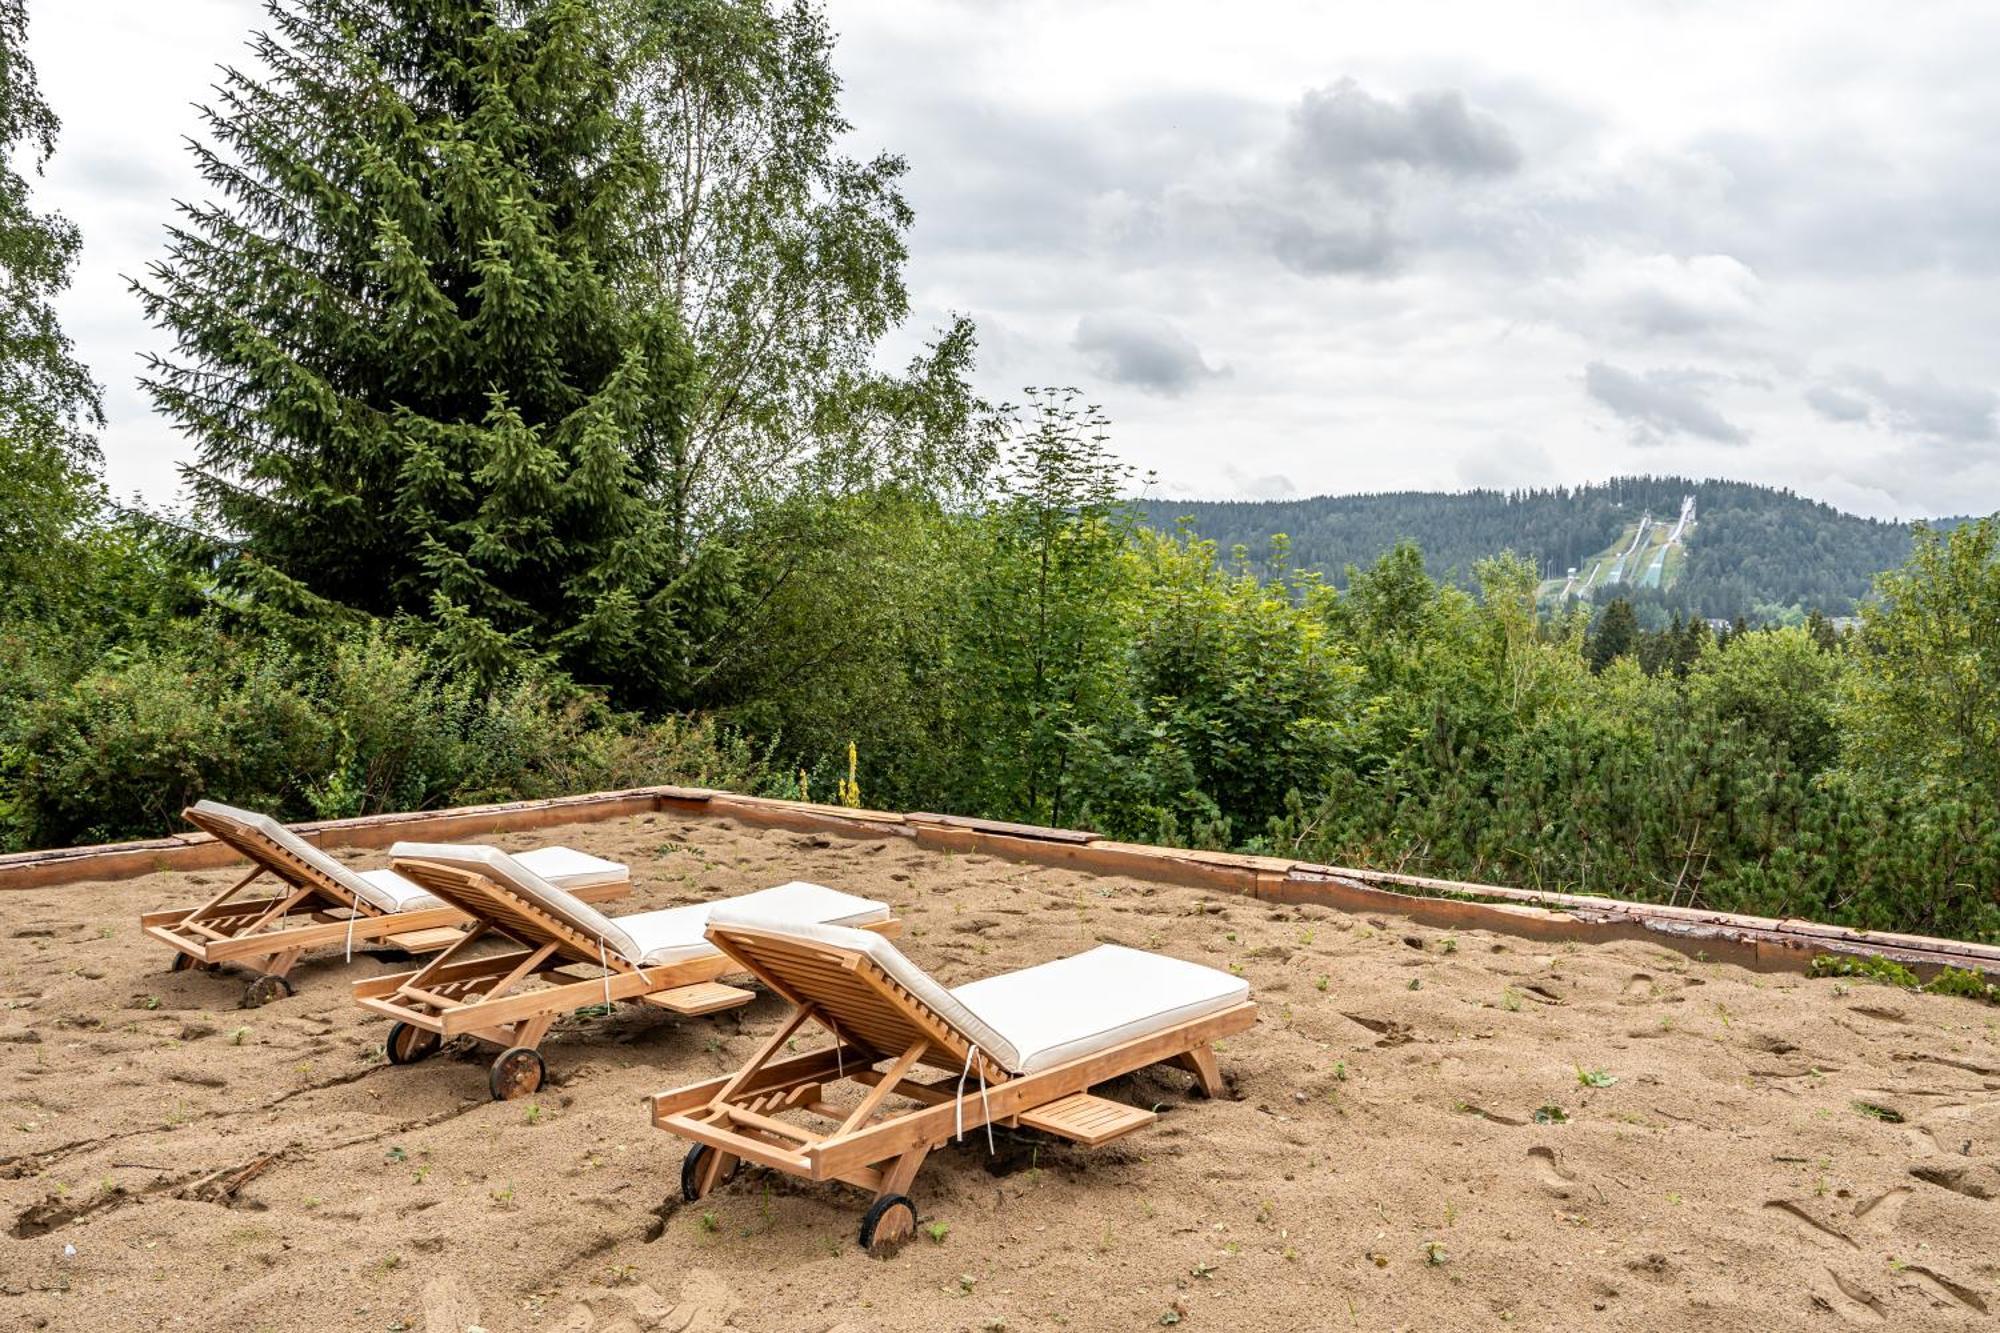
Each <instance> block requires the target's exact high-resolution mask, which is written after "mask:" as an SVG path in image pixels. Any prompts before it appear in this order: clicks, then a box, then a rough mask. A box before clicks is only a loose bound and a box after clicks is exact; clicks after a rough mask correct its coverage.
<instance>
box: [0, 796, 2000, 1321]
mask: <svg viewBox="0 0 2000 1333" xmlns="http://www.w3.org/2000/svg"><path fill="white" fill-rule="evenodd" d="M495 841H497V842H499V843H500V844H501V845H503V846H507V847H512V848H520V847H526V846H532V845H535V844H538V843H542V842H550V841H560V842H565V843H568V844H569V845H571V846H575V847H580V848H583V849H584V850H588V851H592V852H595V853H598V854H600V855H605V856H612V857H616V858H618V859H620V860H624V861H626V862H628V863H629V864H630V865H631V866H632V867H633V872H634V877H635V879H636V881H637V883H638V892H637V894H636V895H635V897H634V899H633V900H631V902H630V903H629V905H628V904H620V905H619V908H618V910H621V911H622V910H635V911H636V910H640V909H642V908H649V907H660V906H668V905H672V904H674V903H677V902H686V901H692V900H695V899H704V898H712V897H719V896H722V895H725V894H729V893H739V892H745V891H748V890H750V889H755V888H761V887H765V886H767V885H769V884H773V883H778V882H781V881H784V880H787V879H794V878H801V879H810V880H815V881H817V882H820V883H824V884H827V885H830V886H832V887H835V888H839V889H843V890H846V891H849V892H854V893H860V894H865V895H868V896H873V897H880V898H884V899H886V900H888V901H890V902H891V903H893V904H894V905H895V906H896V907H897V909H898V911H899V913H900V914H901V915H902V916H903V917H904V918H905V921H906V923H907V927H908V931H907V934H906V936H905V939H904V942H903V943H904V947H905V949H906V950H907V952H909V953H910V955H911V956H912V957H913V958H915V959H916V960H917V961H918V962H920V963H921V964H923V965H924V966H926V967H927V968H929V969H931V970H932V971H933V972H934V973H935V974H936V975H937V976H938V977H939V978H940V979H941V980H942V981H944V982H945V983H946V984H949V985H955V984H959V983H962V982H965V981H968V980H971V979H973V978H975V977H978V976H983V975H986V974H988V973H991V972H994V971H998V970H1002V969H1006V968H1010V967H1019V966H1025V965H1028V964H1030V963H1034V962H1039V961H1043V960H1045V959H1048V958H1052V957H1056V956H1060V955H1063V954H1067V953H1072V952H1076V951H1078V950H1080V949H1083V948H1087V947H1089V946H1091V945H1092V944H1095V943H1099V942H1115V943H1120V944H1127V945H1132V946H1135V947H1140V948H1153V949H1161V950H1164V951H1166V952H1169V953H1173V954H1176V955H1179V956H1181V957H1185V958H1189V959H1192V960H1195V961H1198V962H1204V963H1208V964H1210V965H1212V966H1216V967H1221V968H1227V969H1234V970H1240V971H1241V973H1242V974H1243V975H1244V976H1246V977H1248V978H1249V980H1250V982H1251V985H1252V987H1253V991H1254V993H1255V995H1256V998H1258V1000H1259V1001H1260V1002H1261V1003H1262V1005H1263V1019H1262V1021H1261V1022H1260V1024H1259V1026H1258V1027H1257V1029H1255V1030H1254V1031H1252V1032H1249V1033H1245V1034H1243V1035H1242V1036H1241V1037H1238V1038H1234V1039H1231V1040H1230V1041H1228V1042H1226V1043H1225V1044H1224V1046H1225V1048H1224V1049H1223V1050H1222V1051H1221V1052H1220V1058H1221V1064H1222V1069H1223V1072H1224V1074H1225V1076H1226V1077H1227V1078H1228V1080H1229V1082H1230V1095H1229V1096H1228V1097H1227V1098H1225V1099H1221V1100H1218V1101H1215V1102H1208V1101H1205V1100H1203V1099H1200V1098H1198V1097H1195V1096H1192V1095H1191V1094H1190V1090H1189V1086H1188V1083H1189V1080H1188V1078H1187V1076H1186V1075H1185V1074H1183V1073H1181V1072H1179V1071H1177V1070H1165V1069H1158V1070H1152V1071H1146V1072H1144V1073H1142V1074H1139V1075H1136V1076H1134V1077H1131V1078H1128V1079H1123V1080H1119V1081H1118V1082H1117V1083H1115V1084H1112V1085H1109V1087H1108V1088H1107V1089H1104V1091H1107V1092H1108V1095H1111V1096H1114V1097H1117V1098H1119V1099H1121V1100H1128V1101H1133V1102H1135V1103H1143V1104H1146V1105H1156V1106H1157V1107H1158V1108H1159V1110H1160V1111H1161V1119H1160V1122H1159V1123H1158V1124H1157V1125H1156V1126H1154V1127H1152V1128H1151V1129H1148V1130H1143V1131H1141V1132H1139V1133H1137V1134H1135V1135H1132V1136H1130V1137H1127V1138H1125V1139H1122V1140H1119V1141H1117V1142H1115V1143H1112V1144H1109V1145H1106V1146H1105V1147H1102V1148H1098V1149H1084V1148H1079V1147H1073V1146H1070V1145H1066V1144H1062V1143H1059V1142H1054V1141H1049V1140H1038V1139H1036V1138H1035V1137H1034V1136H1031V1135H1026V1134H1018V1135H1002V1136H1001V1139H1000V1142H999V1151H998V1153H997V1154H995V1155H989V1153H988V1150H987V1145H986V1143H985V1140H984V1136H983V1135H968V1136H967V1139H966V1142H965V1143H964V1144H962V1145H959V1146H956V1147H954V1148H951V1149H948V1150H946V1151H943V1152H940V1153H936V1154H933V1156H932V1158H931V1160H930V1162H929V1163H928V1164H927V1165H926V1167H925V1169H924V1171H923V1173H922V1174H921V1175H920V1176H919V1177H918V1180H917V1186H916V1189H915V1191H914V1193H915V1197H916V1202H917V1205H918V1208H919V1211H920V1213H921V1215H922V1216H923V1219H924V1221H925V1222H926V1223H935V1224H936V1228H935V1229H936V1234H937V1238H936V1239H932V1238H931V1236H930V1235H928V1234H926V1235H920V1236H919V1237H918V1238H917V1239H916V1240H915V1241H913V1242H912V1243H911V1244H909V1245H907V1246H905V1247H904V1248H903V1249H902V1251H901V1252H900V1253H898V1254H896V1255H895V1256H893V1257H890V1258H886V1259H877V1258H871V1257H870V1256H868V1255H866V1254H864V1253H862V1252H861V1251H860V1250H859V1249H858V1248H857V1246H856V1244H855V1229H856V1227H857V1225H858V1222H859V1218H860V1214H861V1210H862V1207H863V1204H864V1202H865V1201H864V1200H863V1199H862V1197H861V1196H860V1195H859V1194H858V1193H856V1192H853V1191H850V1190H846V1189H842V1188H838V1187H826V1188H819V1187H807V1186H804V1185H802V1184H801V1183H799V1182H795V1181H792V1180H789V1179H786V1178H784V1177H781V1176H777V1175H775V1174H772V1173H767V1172H762V1171H757V1170H746V1171H745V1172H743V1173H741V1174H739V1175H738V1177H737V1178H736V1180H734V1181H733V1182H732V1183H730V1184H729V1185H728V1186H726V1187H725V1188H724V1189H722V1190H721V1191H720V1192H719V1193H718V1194H716V1195H714V1196H713V1197H711V1198H709V1199H706V1200H704V1201H702V1203H701V1204H699V1205H683V1204H681V1203H679V1201H678V1191H677V1188H676V1186H677V1181H678V1175H679V1166H680V1160H681V1157H682V1154H683V1152H684V1150H685V1145H684V1144H683V1143H682V1142H680V1141H679V1140H677V1139H674V1138H672V1137H670V1136H669V1135H666V1134H663V1133H661V1132H659V1131H657V1130H654V1129H652V1128H651V1127H650V1125H649V1123H648V1121H647V1117H646V1113H645V1110H644V1108H643V1107H642V1106H641V1104H640V1100H639V1099H640V1098H641V1097H642V1096H643V1095H644V1094H646V1093H648V1092H652V1091H655V1090H657V1089H660V1088H663V1087H669V1086H674V1085H677V1084H680V1083H685V1082H693V1081H696V1080H698V1079H702V1078H708V1077H712V1076H714V1075H717V1074H720V1073H724V1072H726V1071H728V1070H729V1069H731V1068H733V1067H734V1066H735V1065H736V1063H738V1062H739V1061H740V1060H742V1059H743V1058H745V1057H747V1056H748V1055H749V1053H750V1052H751V1051H752V1050H753V1049H754V1047H755V1046H756V1044H757V1042H758V1040H759V1038H760V1037H761V1036H762V1035H763V1034H764V1033H766V1032H768V1031H769V1029H770V1027H771V1026H772V1025H773V1024H774V1023H775V1022H776V1021H777V1020H778V1018H779V1016H780V1014H781V1012H782V1007H781V1005H780V1004H779V1003H778V1002H777V1001H776V1000H775V999H774V998H772V997H769V996H764V997H761V998H760V999H759V1000H758V1001H757V1002H755V1003H754V1004H752V1005H749V1006H747V1007H745V1008H743V1009H740V1010H736V1011H732V1012H729V1013H725V1014H721V1015H717V1016H712V1017H708V1018H694V1019H680V1018H676V1017H674V1016H672V1015H668V1014H664V1013H661V1012H659V1011H656V1010H650V1009H641V1008H639V1007H635V1006H621V1007H620V1008H619V1010H618V1011H617V1012H615V1013H614V1014H612V1015H611V1016H609V1017H604V1016H594V1015H583V1016H577V1017H573V1018H569V1019H566V1020H564V1021H563V1022H562V1023H560V1024H559V1025H558V1027H557V1029H556V1031H555V1032H554V1033H553V1034H552V1035H551V1037H550V1038H549V1040H548V1041H547V1042H546V1043H545V1044H544V1048H543V1049H544V1054H545V1055H546V1057H547V1059H548V1064H549V1071H550V1075H551V1085H550V1086H549V1087H547V1088H545V1089H544V1090H543V1091H542V1092H541V1093H540V1094H538V1095H537V1096H535V1097H533V1098H531V1099H528V1100H527V1101H525V1102H520V1101H517V1102H507V1103H495V1102H492V1101H491V1100H489V1098H488V1097H487V1093H486V1063H487V1060H488V1058H490V1055H491V1052H490V1051H479V1050H477V1049H475V1050H471V1051H466V1052H447V1053H446V1054H444V1055H442V1056H440V1057H438V1058H436V1059H433V1060H431V1061H429V1062H427V1063H425V1064H422V1065H418V1066H414V1067H411V1068H406V1069H399V1068H393V1067H390V1066H388V1065H387V1064H386V1063H385V1062H384V1060H383V1057H382V1054H381V1043H382V1039H383V1035H384V1032H385V1029H386V1026H387V1025H386V1023H385V1022H384V1021H383V1020H380V1019H378V1018H376V1017H374V1016H373V1015H370V1014H368V1013H367V1012H365V1011H363V1010H361V1009H360V1008H359V1007H358V1006H356V1005H355V1004H354V1003H353V1002H352V1001H351V999H349V998H348V995H347V992H346V985H347V983H348V982H349V981H351V980H353V979H356V978H359V977H362V976H367V975H372V974H376V973H380V972H385V971H390V970H401V969H403V968H406V967H407V966H409V964H408V963H406V962H398V961H392V960H385V959H381V958H377V957H375V956H372V955H370V956H366V957H358V958H357V959H356V961H355V962H354V964H353V965H352V966H351V967H350V966H346V965H343V964H342V963H341V962H340V960H339V956H338V954H327V955H319V956H316V957H315V958H314V959H313V960H311V961H309V962H308V963H306V964H304V965H303V966H302V967H301V968H300V970H299V972H298V974H297V976H296V980H297V981H298V982H299V985H300V993H299V994H298V995H297V996H295V997H293V998H291V999H287V1000H283V1001H281V1002H279V1003H277V1004H275V1005H272V1006H270V1007H268V1008H265V1009H260V1010H249V1011H246V1010H240V1009H237V1008H235V1007H234V1006H235V1004H236V1000H237V998H238V996H239V994H240V991H241V985H240V982H239V981H237V980H234V979H231V978H229V977H226V976H207V975H203V974H200V973H178V974H175V973H169V972H168V971H167V964H168V962H169V961H170V960H169V957H168V955H167V953H166V951H165V950H164V949H162V948H160V947H159V946H157V945H155V944H152V943H151V942H150V941H147V940H145V939H144V938H142V937H141V936H139V934H138V932H137V929H136V917H137V915H138V913H139V912H140V911H142V910H149V909H152V908H155V907H163V906H172V905H175V904H178V903H185V902H191V901H194V900H195V899H197V898H198V897H199V896H200V895H201V893H202V891H203V890H207V891H210V892H212V891H213V889H214V888H215V887H219V886H220V885H221V884H222V883H223V882H225V880H224V878H223V877H224V876H225V875H226V874H227V872H223V871H214V872H204V873H192V874H161V875H154V876H149V877H146V878H144V879H139V880H132V881H127V882H122V883H115V884H95V885H71V886H65V887H61V888H51V889H38V890H31V891H23V892H18V893H9V894H6V895H0V1100H4V1103H5V1105H4V1108H3V1109H0V1327H10V1328H11V1327H16V1326H19V1327H48V1328H91V1329H102V1330H117V1329H156V1328H160V1327H168V1328H182V1327H184V1328H231V1329H257V1328H271V1329H285V1328H294V1327H303V1326H308V1325H310V1326H313V1327H323V1328H341V1329H347V1328H352V1329H397V1328H405V1329H425V1330H453V1333H462V1330H463V1329H464V1328H466V1327H468V1326H472V1325H477V1326H479V1327H483V1328H486V1329H491V1330H513V1329H562V1330H570V1331H572V1333H581V1331H582V1330H612V1329H617V1330H628V1329H633V1328H637V1329H667V1330H676V1331H679V1330H705V1329H720V1328H725V1327H727V1328H737V1329H746V1330H781V1329H782V1330H805V1333H819V1331H820V1330H828V1329H836V1328H840V1329H857V1330H858V1329H863V1328H889V1329H994V1328H1005V1329H1011V1330H1018V1329H1032V1328H1052V1327H1068V1328H1077V1329H1097V1328H1141V1327H1158V1326H1175V1325H1181V1326H1188V1327H1211V1328H1256V1329H1339V1328H1350V1327H1351V1328H1363V1329H1391V1328H1423V1329H1458V1328H1525V1329H1571V1328H1580V1327H1603V1328H1648V1329H1662V1330H1678V1329H1687V1330H1697V1329H1699V1330H1702V1331H1703V1333H1711V1331H1712V1330H1722V1329H1739V1328H1740V1329H1761V1328H1768V1327H1772V1326H1774V1325H1777V1324H1779V1323H1784V1324H1794V1323H1801V1322H1805V1323H1807V1324H1808V1326H1811V1327H1826V1328H1842V1327H1847V1326H1849V1325H1852V1326H1855V1327H1869V1326H1873V1325H1876V1324H1885V1325H1893V1326H1895V1327H1899V1328H1916V1329H1929V1328H1937V1329H1961V1328H1967V1327H1972V1326H1976V1325H1982V1324H1984V1323H1985V1322H1986V1321H1987V1320H1988V1319H1989V1318H1990V1317H1991V1315H1992V1313H1994V1312H1996V1311H1995V1302H1996V1301H2000V1254H1996V1251H1995V1247H1994V1244H1993V1241H1994V1238H1995V1236H1996V1235H2000V1013H1996V1011H1994V1010H1991V1009H1987V1008H1984V1007H1981V1006H1978V1005H1975V1004H1972V1003H1970V1002H1967V1001H1962V1000H1955V999H1950V998H1944V997H1933V996H1923V995H1909V994H1905V993H1903V992H1900V991H1894V990H1889V989H1885V988H1881V987H1876V986H1868V985H1862V984H1855V983H1839V984H1837V983H1833V982H1829V981H1809V980H1806V979H1804V978H1800V977H1796V976H1789V975H1760V974H1756V973H1752V972H1749V971H1746V970H1744V969H1741V968H1737V967H1734V966H1728V965H1722V964H1716V963H1710V962H1705V961H1701V960H1698V959H1690V958H1687V957H1684V956H1682V955H1680V954H1677V953H1674V952H1672V951H1670V950H1667V949H1665V948H1662V947H1657V946H1653V945H1650V944H1645V943H1638V942H1626V943H1618V944H1609V945H1590V946H1577V947H1562V946H1549V945H1546V944H1542V943H1537V942H1531V941H1525V940H1521V939H1518V938H1513V937H1508V936H1505V935H1501V934H1497V933H1489V932H1484V931H1467V932H1460V933H1458V934H1455V935H1454V934H1449V933H1446V932H1442V931H1438V930H1434V929H1429V928H1421V927H1415V926H1411V925H1409V924H1408V923H1405V922H1402V921H1399V920H1397V919H1395V918H1393V917H1372V918H1368V917H1354V916H1349V915H1344V914H1339V913H1335V912H1331V911H1327V910H1324V909H1317V908H1311V907H1307V908H1290V907H1277V906H1273V905H1271V904H1267V903H1259V902H1256V901H1253V900H1248V899H1242V898H1234V897H1227V896H1218V895H1214V894H1203V893H1201V892H1199V891H1196V890H1189V889H1179V888H1172V887H1165V886H1160V885H1154V884H1146V883H1141V882H1137V881H1132V880H1126V879H1119V878H1103V877H1095V876H1091V875H1086V874H1082V873H1077V872H1071V871H1065V870H1056V869H1049V868H1043V867H1030V866H1023V865H1018V864H1013V863H1009V862H1006V861H1002V860H999V859H996V858H992V857H985V856H978V855H972V856H949V855H944V854H940V853H934V852H925V851H920V850H918V849H917V848H915V847H914V846H912V845H910V844H909V843H907V842H904V841H902V840H898V839H888V840H881V841H860V840H846V839H841V838H833V837H826V836H820V835H809V834H795V833H787V832H772V831H759V830H755V829H750V828H747V827H744V826H742V825H739V824H736V823H734V822H732V821H727V820H703V819H698V818H687V817H681V816H677V815H673V814H658V815H641V816H635V817H632V818H629V819H623V820H617V821H608V822H605V823H601V824H587V825H576V826H572V827H568V828H563V829H556V830H543V831H538V832H535V833H532V834H522V835H503V836H500V837H497V838H496V839H495ZM349 859H352V860H353V861H354V862H355V863H356V864H362V865H376V864H381V863H382V861H381V856H380V854H379V853H372V852H363V853H356V854H353V855H352V856H351V857H350V858H349Z"/></svg>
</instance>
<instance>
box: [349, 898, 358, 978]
mask: <svg viewBox="0 0 2000 1333" xmlns="http://www.w3.org/2000/svg"><path fill="white" fill-rule="evenodd" d="M360 917H361V900H360V899H358V898H357V899H355V900H354V901H353V902H351V903H349V904H348V905H347V961H348V962H350V963H351V962H353V961H354V923H355V922H356V921H357V920H359V919H360Z"/></svg>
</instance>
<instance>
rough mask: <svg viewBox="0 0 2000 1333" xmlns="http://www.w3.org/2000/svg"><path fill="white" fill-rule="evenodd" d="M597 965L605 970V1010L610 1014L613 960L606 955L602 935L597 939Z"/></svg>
mask: <svg viewBox="0 0 2000 1333" xmlns="http://www.w3.org/2000/svg"><path fill="white" fill-rule="evenodd" d="M597 965H598V966H599V967H601V968H603V969H604V1008H605V1011H606V1012H609V1011H610V1009H611V960H610V959H609V958H608V957H607V956H606V955H605V952H604V937H603V936H602V935H599V936H598V937H597Z"/></svg>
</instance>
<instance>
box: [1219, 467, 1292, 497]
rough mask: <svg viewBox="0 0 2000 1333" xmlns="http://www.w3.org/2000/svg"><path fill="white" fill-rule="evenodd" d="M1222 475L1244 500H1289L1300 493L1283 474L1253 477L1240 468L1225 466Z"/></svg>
mask: <svg viewBox="0 0 2000 1333" xmlns="http://www.w3.org/2000/svg"><path fill="white" fill-rule="evenodd" d="M1222 475H1223V476H1224V477H1226V478H1228V480H1229V484H1230V485H1231V486H1233V487H1235V489H1236V496H1237V498H1238V499H1242V500H1289V499H1291V498H1292V497H1294V496H1296V495H1297V494H1298V493H1299V488H1298V484H1297V483H1296V482H1294V481H1293V480H1292V479H1291V478H1290V477H1288V476H1286V475H1285V474H1284V473H1282V472H1271V473H1266V474H1265V475H1263V476H1252V475H1250V474H1249V473H1246V472H1244V471H1242V470H1241V469H1240V468H1236V467H1232V466H1230V465H1228V464H1224V465H1223V468H1222Z"/></svg>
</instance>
